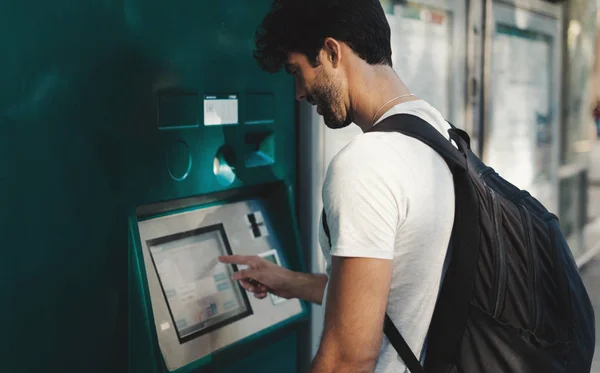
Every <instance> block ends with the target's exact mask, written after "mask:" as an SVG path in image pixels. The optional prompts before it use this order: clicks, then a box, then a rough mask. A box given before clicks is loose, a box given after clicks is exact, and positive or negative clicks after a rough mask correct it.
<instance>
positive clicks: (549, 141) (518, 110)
mask: <svg viewBox="0 0 600 373" xmlns="http://www.w3.org/2000/svg"><path fill="white" fill-rule="evenodd" d="M548 7H549V5H548V4H543V5H542V4H540V6H539V7H537V8H536V6H535V3H534V2H526V3H525V2H517V3H514V4H503V3H499V2H498V3H494V4H493V6H492V15H491V25H492V26H489V27H488V29H489V33H488V39H487V43H488V45H489V47H488V53H487V57H488V58H487V64H488V66H487V68H486V70H487V71H488V74H489V76H488V77H487V81H488V87H487V89H488V91H489V92H488V100H489V101H488V104H487V105H488V107H487V113H486V119H487V120H486V128H485V130H484V133H485V135H484V151H483V156H484V161H485V162H486V163H488V164H489V165H490V166H492V167H494V168H495V169H496V171H498V172H499V173H500V174H501V175H502V176H503V177H505V178H507V179H508V180H510V181H511V182H512V183H514V184H515V185H516V186H517V187H519V188H522V189H527V190H529V191H530V192H531V193H532V195H533V196H534V197H536V198H538V199H539V200H540V201H541V202H542V203H544V204H545V205H546V207H547V208H549V209H550V210H554V211H556V208H557V205H558V175H557V173H558V165H559V159H558V156H559V153H558V150H559V120H560V112H561V111H560V96H559V89H558V88H559V84H560V75H559V74H560V64H561V61H560V53H561V52H560V47H559V45H558V41H559V40H560V21H559V19H560V17H559V16H558V15H557V14H560V13H556V14H555V13H552V12H550V11H549V9H548Z"/></svg>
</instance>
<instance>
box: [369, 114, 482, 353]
mask: <svg viewBox="0 0 600 373" xmlns="http://www.w3.org/2000/svg"><path fill="white" fill-rule="evenodd" d="M451 127H452V128H451V129H450V130H448V132H449V134H450V138H451V139H452V140H453V141H454V142H455V143H456V144H457V145H458V149H457V148H456V147H455V146H454V145H452V143H451V142H450V141H449V140H448V139H447V138H445V137H444V136H443V135H442V134H441V133H440V132H439V131H438V130H437V129H435V128H434V127H433V126H432V125H430V124H429V123H428V122H426V121H425V120H423V119H421V118H419V117H417V116H414V115H410V114H397V115H392V116H390V117H388V118H386V119H384V120H383V121H381V122H380V123H379V124H377V125H376V126H374V127H373V128H371V129H370V130H369V131H367V132H376V131H377V132H400V133H403V134H405V135H407V136H411V137H414V138H416V139H418V140H420V141H421V142H423V143H425V144H427V145H428V146H429V147H431V148H432V149H433V150H435V151H436V152H437V153H438V154H439V155H440V156H442V157H443V158H444V160H445V161H446V163H447V164H448V166H449V168H450V170H451V171H452V175H453V179H454V194H455V201H456V202H455V203H456V209H455V216H454V225H453V230H452V238H451V250H452V252H451V257H450V263H449V266H448V269H447V272H446V276H445V278H444V282H443V284H442V288H441V291H440V294H439V297H438V300H437V304H436V309H435V311H434V314H433V318H432V320H431V327H430V330H429V343H428V351H427V356H428V360H429V359H430V358H431V359H432V360H437V361H438V362H441V363H450V362H451V361H452V360H453V359H454V357H455V356H456V354H457V352H458V348H459V346H460V341H461V339H462V335H463V333H464V330H465V327H466V324H467V319H468V315H469V306H470V303H471V299H472V294H473V287H474V282H475V278H476V274H477V262H478V259H479V247H480V240H481V226H480V221H479V211H480V206H479V200H478V197H477V195H476V193H475V189H474V188H475V187H474V185H473V182H472V180H471V176H470V174H469V164H468V162H467V159H468V157H469V154H470V149H469V145H470V144H469V143H470V139H469V136H468V135H467V133H466V132H464V131H462V130H460V129H458V128H456V127H454V126H452V125H451Z"/></svg>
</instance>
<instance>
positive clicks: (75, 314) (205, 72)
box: [0, 0, 302, 373]
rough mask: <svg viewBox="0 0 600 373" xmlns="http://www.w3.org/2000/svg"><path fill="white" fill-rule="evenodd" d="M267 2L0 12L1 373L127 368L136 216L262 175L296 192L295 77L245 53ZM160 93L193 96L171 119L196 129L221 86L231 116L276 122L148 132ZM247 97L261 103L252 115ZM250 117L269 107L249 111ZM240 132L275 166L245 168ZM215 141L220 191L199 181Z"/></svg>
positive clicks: (57, 6) (207, 171) (93, 3)
mask: <svg viewBox="0 0 600 373" xmlns="http://www.w3.org/2000/svg"><path fill="white" fill-rule="evenodd" d="M269 3H270V1H267V0H260V1H259V0H252V1H244V0H234V1H228V2H221V1H208V0H204V1H200V0H171V1H168V2H167V1H158V0H146V1H142V0H127V1H115V0H78V1H74V0H71V1H68V0H55V1H39V0H38V1H24V0H19V1H18V0H5V1H2V2H0V30H1V32H0V45H2V48H3V53H2V58H0V87H2V90H1V91H0V155H1V157H0V185H2V189H1V192H0V206H1V208H0V237H2V239H3V244H2V246H1V247H2V251H1V252H2V255H1V256H0V291H1V293H2V295H3V300H2V307H0V320H2V322H3V330H2V333H1V334H2V338H0V357H1V359H0V364H1V365H0V371H6V372H11V373H12V372H32V371H44V372H58V371H61V372H65V371H69V372H71V371H72V372H96V371H97V372H113V371H123V370H125V368H126V366H127V354H128V351H127V344H128V335H127V333H128V297H129V296H130V294H128V289H127V276H128V265H127V255H128V254H127V247H128V242H127V233H128V228H127V217H128V216H129V214H130V213H131V212H132V211H133V209H134V208H135V207H136V206H138V205H140V204H143V203H147V202H155V201H160V200H165V199H170V198H178V197H183V196H189V195H195V194H203V193H210V192H214V191H218V190H223V189H231V188H240V187H244V186H247V185H256V184H260V183H262V182H270V181H275V180H281V181H283V182H285V185H286V186H288V187H289V188H290V189H289V192H290V193H292V195H293V193H294V192H295V191H294V185H295V151H296V150H295V129H294V123H295V114H294V97H293V86H292V84H293V82H292V81H291V79H289V78H287V77H285V76H283V75H282V74H279V75H270V74H266V73H263V72H261V71H260V70H259V69H258V67H257V66H256V64H255V63H254V61H253V60H252V58H251V48H252V37H253V33H254V28H255V26H256V25H257V24H258V22H259V21H260V17H261V16H262V15H263V14H264V12H265V10H266V9H267V7H268V5H269ZM161 90H166V91H172V90H185V91H188V92H196V93H197V94H198V95H199V100H198V102H197V103H198V105H196V106H194V104H193V102H192V104H190V103H189V102H188V103H183V105H182V106H180V107H182V108H183V109H180V110H179V111H178V110H175V113H176V116H177V115H179V114H177V113H180V114H181V116H182V118H186V119H187V118H190V117H191V118H194V117H197V118H198V120H200V121H201V120H202V115H201V114H202V105H201V98H202V95H203V94H204V93H205V92H206V91H210V93H214V91H223V93H231V92H235V93H237V94H238V95H239V96H240V100H241V101H240V120H242V121H243V120H253V121H254V120H257V118H258V119H260V118H263V117H265V118H266V117H272V119H273V122H272V123H263V124H256V125H252V126H249V125H240V126H236V127H226V128H225V127H221V128H210V129H204V128H203V127H202V125H200V127H198V128H189V129H182V130H177V131H173V130H170V131H159V130H158V129H157V92H158V91H161ZM249 92H259V93H263V92H270V93H273V95H272V96H271V97H272V99H271V101H269V99H267V100H266V102H267V104H266V105H263V106H260V105H259V104H257V101H256V100H255V101H251V100H250V99H248V98H247V97H248V96H246V94H247V93H249ZM256 97H259V98H260V97H264V96H256ZM258 101H260V99H258ZM263 102H265V101H263ZM176 104H179V103H176ZM261 107H262V108H265V107H268V108H270V109H266V111H261V110H262V109H260V110H258V111H253V109H256V108H261ZM174 119H175V120H177V119H179V118H174ZM249 132H258V133H259V134H268V133H273V134H275V135H274V138H273V143H274V144H275V147H274V149H273V150H271V149H270V145H269V144H270V143H269V141H267V142H265V143H263V144H262V145H261V146H262V148H263V150H264V151H265V152H266V153H267V154H271V156H272V157H273V158H274V159H275V163H274V164H273V165H272V166H266V167H258V168H257V167H253V168H248V167H246V166H245V165H246V163H245V162H244V158H245V155H246V154H247V152H242V151H241V149H250V146H249V145H248V144H246V140H245V138H246V135H247V133H249ZM177 141H185V142H186V143H187V144H188V148H189V149H190V153H189V155H190V156H191V157H192V158H193V162H192V168H191V172H190V173H189V176H188V177H187V178H186V179H185V180H184V181H182V182H176V181H174V180H173V179H171V178H170V176H169V175H168V169H167V162H168V161H166V157H165V152H166V149H169V148H170V147H171V145H172V144H173V143H174V142H177ZM223 144H227V145H229V146H230V147H231V148H233V149H237V150H238V153H237V154H236V159H237V162H235V166H237V172H238V179H237V181H236V182H235V183H234V184H232V185H230V186H227V187H224V186H223V185H221V184H219V183H218V181H217V180H216V178H215V177H214V175H213V173H212V159H213V154H214V153H215V152H216V149H218V147H219V146H221V145H223ZM248 151H249V150H248ZM179 156H181V157H187V156H188V155H187V154H183V155H182V154H179ZM173 162H175V163H176V164H175V168H177V167H180V165H179V164H177V162H179V160H177V159H176V160H175V161H173ZM295 249H296V248H292V249H290V250H292V251H293V250H295ZM292 256H293V257H292V258H291V262H292V263H293V265H294V266H295V267H296V268H300V267H301V263H302V259H301V257H300V255H299V253H296V255H295V256H294V255H292ZM286 338H287V337H286Z"/></svg>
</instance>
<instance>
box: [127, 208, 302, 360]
mask: <svg viewBox="0 0 600 373" xmlns="http://www.w3.org/2000/svg"><path fill="white" fill-rule="evenodd" d="M137 228H138V231H139V245H140V249H141V252H142V254H143V255H142V256H143V262H144V267H145V271H146V275H147V284H148V290H149V295H150V297H149V298H150V300H151V301H150V303H151V308H152V314H153V316H154V328H155V330H156V335H157V339H158V346H159V348H160V351H161V353H162V356H163V359H164V363H165V365H166V368H167V369H168V370H169V371H175V370H177V369H180V368H183V367H189V366H190V364H193V363H196V364H197V363H198V361H202V360H203V359H206V358H210V356H211V355H212V354H214V353H216V352H218V351H219V350H222V349H224V348H228V347H230V346H232V345H235V344H237V343H240V342H242V341H244V340H246V339H248V338H250V337H253V336H256V335H259V334H260V333H264V332H265V331H266V330H267V329H273V328H274V327H277V326H281V325H283V324H285V323H287V322H290V321H292V320H295V319H298V318H300V317H303V315H304V313H305V311H304V309H303V306H302V304H301V303H300V301H299V300H297V299H290V300H288V299H283V298H279V297H276V296H273V295H270V296H269V297H268V298H267V299H264V300H259V299H256V298H254V297H251V296H249V295H248V294H247V292H246V290H244V289H243V288H242V287H241V285H240V284H239V283H238V282H236V281H233V280H232V279H231V276H232V274H233V272H234V271H237V270H239V269H240V268H243V267H240V268H238V267H237V266H236V265H228V264H223V263H221V262H219V261H218V257H219V256H221V255H231V254H240V255H259V256H262V257H263V258H265V259H267V260H270V261H272V262H274V263H276V264H277V265H282V266H287V262H286V260H285V257H284V255H283V252H282V251H281V248H280V245H279V241H278V239H277V237H276V236H277V235H276V234H275V231H274V229H275V228H274V226H273V225H272V224H271V222H270V216H269V215H268V213H267V211H266V209H265V207H264V206H263V204H262V203H261V201H260V200H243V201H239V202H233V203H227V204H222V205H219V206H211V205H209V206H207V207H192V208H186V209H184V210H181V209H179V210H174V211H173V212H161V213H160V214H158V215H156V216H155V217H152V216H150V217H144V218H140V219H139V222H138V227H137Z"/></svg>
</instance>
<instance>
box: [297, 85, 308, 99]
mask: <svg viewBox="0 0 600 373" xmlns="http://www.w3.org/2000/svg"><path fill="white" fill-rule="evenodd" d="M296 100H298V101H302V100H306V91H305V90H304V88H303V87H301V86H300V85H298V84H296Z"/></svg>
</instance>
